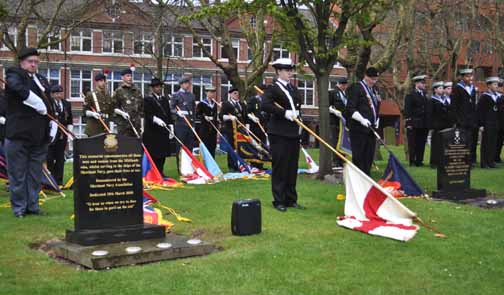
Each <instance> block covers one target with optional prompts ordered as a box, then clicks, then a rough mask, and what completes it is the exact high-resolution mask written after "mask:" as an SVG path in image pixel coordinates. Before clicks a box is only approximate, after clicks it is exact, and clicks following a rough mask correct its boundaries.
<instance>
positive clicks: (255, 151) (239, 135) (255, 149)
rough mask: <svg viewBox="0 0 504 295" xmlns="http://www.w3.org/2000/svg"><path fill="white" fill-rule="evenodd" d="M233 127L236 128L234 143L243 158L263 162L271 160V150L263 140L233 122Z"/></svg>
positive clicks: (253, 161)
mask: <svg viewBox="0 0 504 295" xmlns="http://www.w3.org/2000/svg"><path fill="white" fill-rule="evenodd" d="M233 127H234V128H235V129H234V130H235V132H234V145H235V146H236V149H237V152H238V155H239V156H240V157H241V158H242V159H243V160H245V161H247V162H249V163H261V164H263V163H266V162H271V155H270V153H269V150H268V149H267V148H266V147H265V146H263V144H262V143H261V142H257V141H256V140H255V139H254V138H253V137H252V136H251V135H249V134H248V132H247V130H246V129H245V128H243V127H242V126H236V124H233Z"/></svg>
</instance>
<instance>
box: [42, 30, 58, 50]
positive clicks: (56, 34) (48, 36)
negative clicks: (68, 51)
mask: <svg viewBox="0 0 504 295" xmlns="http://www.w3.org/2000/svg"><path fill="white" fill-rule="evenodd" d="M55 36H56V37H55ZM41 37H42V36H41V29H38V30H37V42H40V38H41ZM53 37H55V38H58V39H60V38H61V31H59V32H57V33H55V32H49V33H48V34H47V42H50V41H49V40H51V38H53ZM61 42H62V41H60V42H59V43H58V44H56V45H52V46H58V48H51V47H52V46H48V47H47V48H44V49H42V50H45V51H49V52H61Z"/></svg>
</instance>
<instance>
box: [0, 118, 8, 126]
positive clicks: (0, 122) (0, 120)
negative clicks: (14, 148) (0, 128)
mask: <svg viewBox="0 0 504 295" xmlns="http://www.w3.org/2000/svg"><path fill="white" fill-rule="evenodd" d="M5 121H7V119H5V117H4V116H1V117H0V125H5Z"/></svg>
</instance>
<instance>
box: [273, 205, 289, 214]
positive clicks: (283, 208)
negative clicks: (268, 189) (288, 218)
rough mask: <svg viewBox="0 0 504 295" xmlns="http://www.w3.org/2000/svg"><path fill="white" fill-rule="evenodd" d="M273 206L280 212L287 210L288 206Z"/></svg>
mask: <svg viewBox="0 0 504 295" xmlns="http://www.w3.org/2000/svg"><path fill="white" fill-rule="evenodd" d="M273 207H275V209H277V210H278V211H280V212H285V211H287V207H285V206H284V205H276V206H273Z"/></svg>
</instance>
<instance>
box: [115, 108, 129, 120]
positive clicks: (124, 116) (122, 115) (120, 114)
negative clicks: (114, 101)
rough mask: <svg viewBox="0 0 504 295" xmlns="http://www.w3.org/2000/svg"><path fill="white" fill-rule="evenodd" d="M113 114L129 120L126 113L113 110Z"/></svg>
mask: <svg viewBox="0 0 504 295" xmlns="http://www.w3.org/2000/svg"><path fill="white" fill-rule="evenodd" d="M114 113H116V114H118V115H119V116H121V117H123V119H124V120H129V118H130V116H129V114H128V113H126V112H124V111H121V110H120V109H114Z"/></svg>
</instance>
